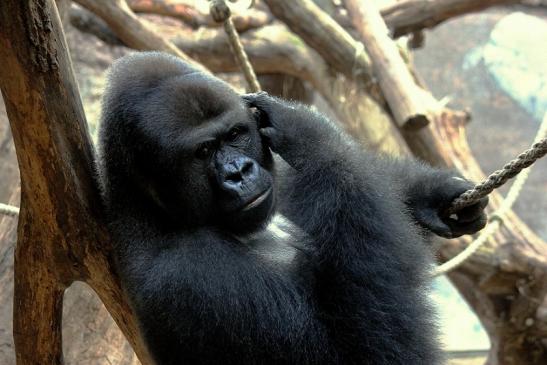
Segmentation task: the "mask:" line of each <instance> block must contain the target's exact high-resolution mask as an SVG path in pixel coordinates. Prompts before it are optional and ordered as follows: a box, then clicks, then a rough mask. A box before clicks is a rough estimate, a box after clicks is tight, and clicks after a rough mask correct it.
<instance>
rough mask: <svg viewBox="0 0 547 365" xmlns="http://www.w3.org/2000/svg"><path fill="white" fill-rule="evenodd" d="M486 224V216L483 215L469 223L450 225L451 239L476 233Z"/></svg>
mask: <svg viewBox="0 0 547 365" xmlns="http://www.w3.org/2000/svg"><path fill="white" fill-rule="evenodd" d="M486 222H487V219H486V215H483V216H481V217H480V218H478V219H476V220H474V221H473V222H470V223H466V224H453V225H451V227H452V234H453V237H460V236H463V235H464V234H473V233H476V232H478V231H480V230H481V229H483V228H484V227H485V226H486Z"/></svg>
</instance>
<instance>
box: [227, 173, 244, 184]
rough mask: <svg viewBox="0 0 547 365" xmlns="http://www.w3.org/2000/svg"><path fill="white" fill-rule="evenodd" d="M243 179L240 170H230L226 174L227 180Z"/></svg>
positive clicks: (237, 180) (238, 180) (236, 180)
mask: <svg viewBox="0 0 547 365" xmlns="http://www.w3.org/2000/svg"><path fill="white" fill-rule="evenodd" d="M242 179H243V177H242V176H241V174H240V173H239V172H230V173H228V174H227V175H226V177H225V180H226V181H227V182H232V183H234V182H240V181H241V180H242Z"/></svg>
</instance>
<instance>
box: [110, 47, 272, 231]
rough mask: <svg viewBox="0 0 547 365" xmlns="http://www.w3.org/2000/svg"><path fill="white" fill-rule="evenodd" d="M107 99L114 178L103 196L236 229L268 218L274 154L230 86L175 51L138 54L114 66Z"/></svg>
mask: <svg viewBox="0 0 547 365" xmlns="http://www.w3.org/2000/svg"><path fill="white" fill-rule="evenodd" d="M103 103H104V105H103V121H102V123H103V125H102V128H101V147H102V150H101V153H102V154H103V160H105V161H106V162H105V163H106V165H107V166H105V168H106V170H107V171H108V172H107V175H111V176H112V175H113V176H117V177H118V179H112V178H110V181H109V182H107V186H106V190H107V191H106V194H107V195H108V194H109V191H108V190H110V191H111V194H120V195H122V196H126V199H128V200H129V199H131V200H132V201H137V200H139V199H140V198H142V199H141V203H142V206H143V207H146V206H148V207H150V206H153V207H157V208H159V210H160V211H162V212H163V213H165V214H166V216H167V217H168V218H169V220H171V221H173V222H180V223H181V224H183V225H185V226H188V225H191V226H194V227H195V226H199V225H212V226H215V225H218V226H222V227H223V228H224V229H229V230H231V231H233V232H237V233H241V232H245V231H252V230H254V229H256V228H258V227H261V226H262V225H263V224H265V223H266V222H267V220H268V217H269V216H270V215H271V213H272V211H273V209H274V200H275V198H274V197H275V191H274V178H273V174H272V170H273V161H272V156H271V153H270V151H269V149H268V148H267V147H266V146H264V145H263V143H262V140H261V137H260V135H259V133H258V126H257V122H256V120H255V116H254V114H253V111H252V110H251V109H249V108H248V107H247V106H246V105H245V104H244V102H243V101H242V99H241V97H240V96H239V95H238V94H237V93H236V92H235V91H234V90H233V89H232V88H231V87H230V86H229V85H228V84H226V83H225V82H223V81H221V80H219V79H217V78H215V77H213V76H211V75H208V74H206V73H204V72H201V71H198V70H196V69H194V68H192V67H190V66H189V65H187V64H186V63H184V62H183V61H181V60H178V59H176V58H174V57H170V56H166V55H164V54H160V53H139V54H134V55H132V56H129V57H124V58H123V59H121V60H120V61H117V62H116V63H115V64H114V66H113V67H112V70H111V72H110V83H109V88H108V89H107V92H106V94H105V98H104V100H103ZM120 161H123V162H120ZM108 185H110V187H109V186H108ZM128 186H131V189H128ZM116 191H117V192H116ZM126 203H127V202H126Z"/></svg>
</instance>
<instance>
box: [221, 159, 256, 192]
mask: <svg viewBox="0 0 547 365" xmlns="http://www.w3.org/2000/svg"><path fill="white" fill-rule="evenodd" d="M221 169H222V171H221V173H220V176H219V177H220V179H219V180H220V181H219V182H220V185H221V187H222V188H223V189H224V190H227V191H230V192H233V193H237V194H241V192H242V189H245V188H246V185H248V184H251V185H252V183H253V182H255V180H256V178H257V176H258V166H257V164H256V162H255V161H254V160H252V159H250V158H249V157H243V156H242V157H237V158H235V159H233V160H231V161H229V162H226V163H224V164H223V165H222V168H221ZM247 188H249V187H247Z"/></svg>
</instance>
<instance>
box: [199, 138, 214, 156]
mask: <svg viewBox="0 0 547 365" xmlns="http://www.w3.org/2000/svg"><path fill="white" fill-rule="evenodd" d="M215 145H216V143H215V141H207V142H203V143H202V144H200V145H199V147H198V148H197V150H196V157H197V158H199V159H202V160H204V159H206V158H208V157H210V156H211V154H212V153H213V151H214V150H215Z"/></svg>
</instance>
